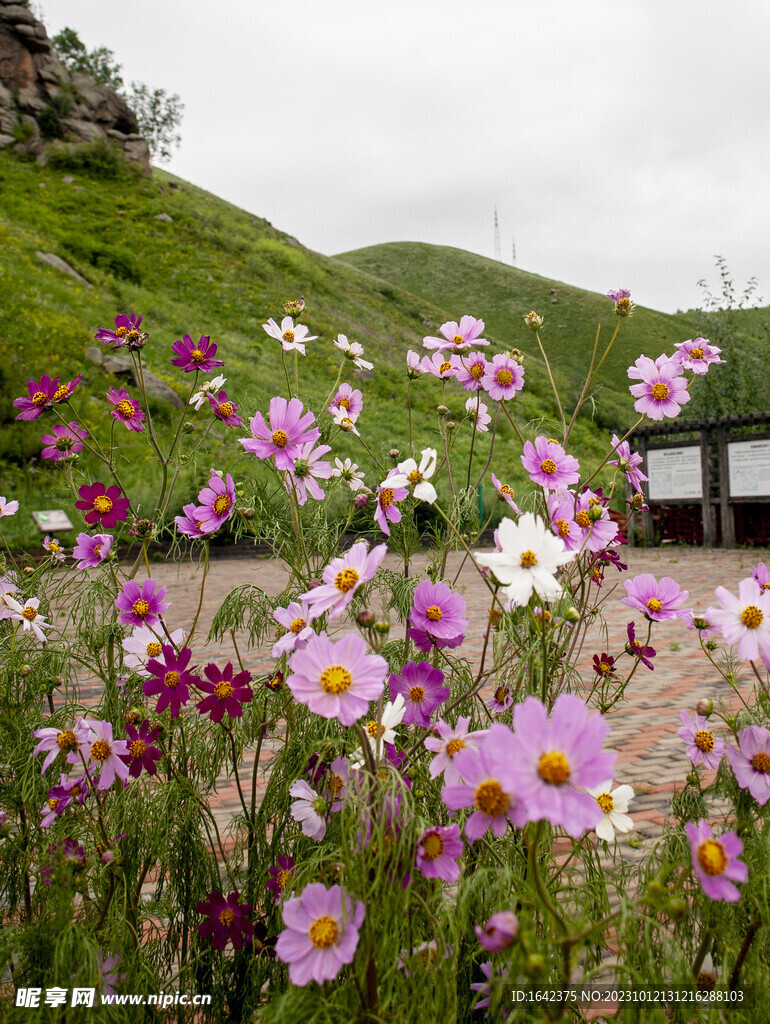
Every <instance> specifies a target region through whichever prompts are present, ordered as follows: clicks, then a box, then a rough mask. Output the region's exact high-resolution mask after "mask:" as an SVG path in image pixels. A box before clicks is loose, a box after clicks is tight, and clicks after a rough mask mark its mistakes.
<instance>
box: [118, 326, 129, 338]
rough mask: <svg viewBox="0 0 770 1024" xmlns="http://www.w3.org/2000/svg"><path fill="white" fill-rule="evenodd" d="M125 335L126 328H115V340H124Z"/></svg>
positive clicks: (126, 332)
mask: <svg viewBox="0 0 770 1024" xmlns="http://www.w3.org/2000/svg"><path fill="white" fill-rule="evenodd" d="M126 334H128V328H127V327H116V328H115V337H116V338H125V336H126Z"/></svg>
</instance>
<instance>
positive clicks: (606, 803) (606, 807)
mask: <svg viewBox="0 0 770 1024" xmlns="http://www.w3.org/2000/svg"><path fill="white" fill-rule="evenodd" d="M596 802H597V804H598V805H599V806H600V807H601V809H602V812H603V813H604V814H609V813H610V811H612V810H613V809H614V807H615V801H614V800H613V799H612V794H611V793H600V794H599V795H598V796H597V798H596Z"/></svg>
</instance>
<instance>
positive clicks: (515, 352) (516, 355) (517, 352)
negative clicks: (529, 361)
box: [506, 348, 524, 366]
mask: <svg viewBox="0 0 770 1024" xmlns="http://www.w3.org/2000/svg"><path fill="white" fill-rule="evenodd" d="M506 355H507V356H508V357H509V358H510V359H512V360H513V361H514V363H518V364H519V366H523V365H524V353H523V352H522V351H521V349H519V348H512V349H511V350H510V352H506Z"/></svg>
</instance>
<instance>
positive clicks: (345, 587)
mask: <svg viewBox="0 0 770 1024" xmlns="http://www.w3.org/2000/svg"><path fill="white" fill-rule="evenodd" d="M359 579H360V577H359V575H358V573H357V572H356V570H355V569H354V568H353V567H352V566H348V567H347V569H340V571H339V572H338V573H337V575H336V576H335V577H334V586H335V587H336V588H337V590H341V591H342V593H343V594H347V592H348V591H349V590H352V589H353V587H354V586H355V585H356V583H358V580H359Z"/></svg>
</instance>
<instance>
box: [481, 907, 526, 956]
mask: <svg viewBox="0 0 770 1024" xmlns="http://www.w3.org/2000/svg"><path fill="white" fill-rule="evenodd" d="M475 931H476V938H477V939H478V940H479V943H480V944H481V945H482V946H483V947H484V949H486V950H487V952H488V953H500V952H501V951H502V950H504V949H507V948H508V946H510V944H511V943H512V942H513V940H514V939H515V938H516V936H517V935H518V934H519V919H518V917H516V915H515V914H514V912H513V911H512V910H499V911H498V912H497V913H496V914H493V915H492V916H491V917H490V919H489V920H488V921H487V923H486V924H485V925H484V927H483V928H480V927H479V925H476V927H475Z"/></svg>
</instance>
